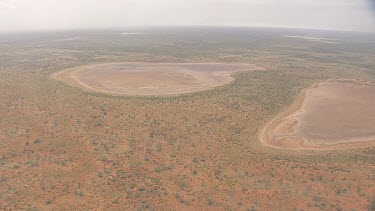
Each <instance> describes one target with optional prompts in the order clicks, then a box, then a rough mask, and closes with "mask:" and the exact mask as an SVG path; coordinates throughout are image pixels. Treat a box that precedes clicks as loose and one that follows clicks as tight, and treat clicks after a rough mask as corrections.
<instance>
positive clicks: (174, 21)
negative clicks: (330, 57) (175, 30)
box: [0, 0, 375, 31]
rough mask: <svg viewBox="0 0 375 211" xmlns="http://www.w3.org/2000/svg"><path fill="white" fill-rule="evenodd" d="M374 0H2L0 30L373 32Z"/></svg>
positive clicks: (0, 1) (374, 19) (0, 4)
mask: <svg viewBox="0 0 375 211" xmlns="http://www.w3.org/2000/svg"><path fill="white" fill-rule="evenodd" d="M371 2H374V1H372V0H0V31H9V30H40V29H71V28H112V27H116V28H118V27H127V26H168V25H173V26H176V25H213V26H218V25H225V26H267V27H268V26H271V27H290V28H319V29H335V30H350V31H375V15H374V13H375V11H374V10H372V9H371V8H374V7H371V6H370V4H371Z"/></svg>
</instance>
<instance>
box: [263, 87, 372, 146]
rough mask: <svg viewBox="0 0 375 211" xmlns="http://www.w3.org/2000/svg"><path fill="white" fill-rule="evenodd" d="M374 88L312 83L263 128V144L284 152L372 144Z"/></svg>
mask: <svg viewBox="0 0 375 211" xmlns="http://www.w3.org/2000/svg"><path fill="white" fill-rule="evenodd" d="M374 108H375V85H374V84H370V83H361V82H358V81H354V80H336V81H327V82H322V83H319V84H315V85H313V86H312V87H310V88H308V89H306V90H304V91H303V92H302V93H301V94H300V95H299V96H298V97H297V99H296V101H295V102H294V103H293V105H292V106H291V107H290V108H288V109H287V110H286V111H284V112H283V113H281V114H280V115H279V116H278V117H276V118H275V119H274V120H272V121H271V122H270V123H269V124H268V125H267V126H266V127H265V128H263V130H262V132H261V134H260V139H261V141H262V143H263V145H266V146H271V147H276V148H287V149H316V150H324V149H338V148H340V149H342V148H351V147H361V146H369V145H373V144H374V141H375V109H374Z"/></svg>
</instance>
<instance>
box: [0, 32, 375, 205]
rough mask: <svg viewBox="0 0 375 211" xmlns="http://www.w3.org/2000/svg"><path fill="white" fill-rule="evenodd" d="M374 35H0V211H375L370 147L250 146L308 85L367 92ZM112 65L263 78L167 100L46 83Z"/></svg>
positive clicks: (239, 79) (237, 79) (372, 75)
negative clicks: (340, 85) (227, 71)
mask: <svg viewBox="0 0 375 211" xmlns="http://www.w3.org/2000/svg"><path fill="white" fill-rule="evenodd" d="M290 36H292V37H290ZM296 36H298V37H318V38H324V40H330V41H331V40H334V41H335V42H329V43H327V42H324V43H322V42H315V41H311V39H297V38H295V37H296ZM374 37H375V36H374V35H373V34H366V33H350V32H333V31H313V30H286V29H262V28H199V27H198V28H152V29H141V28H140V29H136V30H135V29H124V30H86V31H84V30H81V31H61V32H34V33H14V34H0V76H1V77H0V143H1V148H0V209H1V210H91V209H95V210H374V207H375V201H374V199H375V181H374V172H375V166H374V163H375V157H374V156H375V147H374V146H363V147H357V146H352V147H348V148H345V149H337V150H336V149H334V150H288V149H280V148H275V147H268V146H264V145H263V144H262V142H261V141H260V139H259V135H260V134H261V131H262V129H263V128H264V127H265V126H266V125H267V124H269V123H270V122H271V121H272V120H274V119H275V118H276V117H277V116H278V115H280V114H281V113H282V112H284V111H285V110H288V109H290V108H292V107H293V105H294V103H295V102H296V100H298V96H299V95H300V94H301V93H303V90H306V89H308V88H309V87H311V86H313V85H314V84H319V83H322V82H324V81H330V80H337V79H343V78H345V79H354V80H357V81H366V82H369V83H370V82H374V81H375V71H374V69H375V60H374V58H375V40H374ZM108 63H149V64H166V63H171V64H175V63H190V64H191V63H211V64H212V63H220V64H222V63H225V64H235V65H237V64H244V65H254V66H256V67H262V68H263V69H264V70H262V71H244V72H237V73H233V74H231V77H233V78H234V80H232V81H231V82H230V83H226V84H225V85H224V84H223V85H221V86H217V87H215V88H212V89H209V90H202V91H199V92H194V93H185V94H180V95H173V96H126V95H124V96H117V95H113V94H108V93H104V92H93V91H91V90H85V89H82V88H79V87H77V86H72V85H68V84H66V83H65V82H64V83H62V82H61V81H58V80H55V79H53V78H51V75H53V74H54V73H58V72H60V71H62V70H67V69H70V68H77V67H84V66H92V65H100V64H108ZM179 75H180V74H179ZM157 77H160V75H158V76H157ZM188 81H189V80H188ZM371 94H372V92H371V93H369V95H371ZM369 103H370V102H369ZM296 110H298V109H296ZM311 111H312V110H311ZM369 112H373V110H370V111H369ZM314 113H316V112H314ZM314 121H315V120H314ZM322 126H323V125H322ZM309 127H310V126H309ZM316 129H317V130H319V131H320V130H321V129H322V128H316ZM323 129H324V128H323ZM367 130H371V128H370V127H367ZM348 132H349V131H348ZM310 136H311V134H309V137H310ZM332 140H333V139H332Z"/></svg>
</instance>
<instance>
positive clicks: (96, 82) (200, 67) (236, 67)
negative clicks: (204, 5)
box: [52, 63, 263, 96]
mask: <svg viewBox="0 0 375 211" xmlns="http://www.w3.org/2000/svg"><path fill="white" fill-rule="evenodd" d="M258 70H263V68H261V67H257V66H255V65H252V64H225V63H155V64H153V63H106V64H96V65H89V66H83V67H74V68H69V69H65V70H61V71H58V72H56V73H54V74H52V78H54V79H57V80H59V81H62V82H64V83H66V84H68V85H70V86H74V87H78V88H80V89H83V90H85V91H91V92H99V93H106V94H112V95H126V96H164V95H179V94H186V93H192V92H198V91H204V90H210V89H213V88H215V87H218V86H221V85H224V84H227V83H229V82H231V81H233V80H234V78H232V77H231V75H232V74H233V73H237V72H244V71H258Z"/></svg>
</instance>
